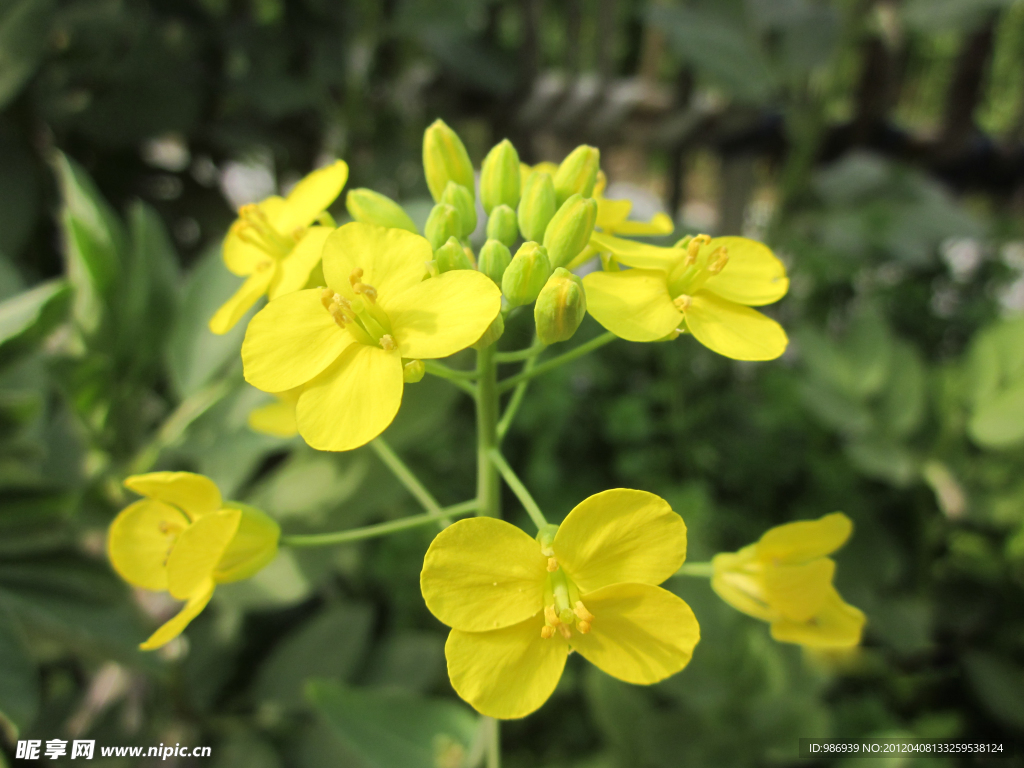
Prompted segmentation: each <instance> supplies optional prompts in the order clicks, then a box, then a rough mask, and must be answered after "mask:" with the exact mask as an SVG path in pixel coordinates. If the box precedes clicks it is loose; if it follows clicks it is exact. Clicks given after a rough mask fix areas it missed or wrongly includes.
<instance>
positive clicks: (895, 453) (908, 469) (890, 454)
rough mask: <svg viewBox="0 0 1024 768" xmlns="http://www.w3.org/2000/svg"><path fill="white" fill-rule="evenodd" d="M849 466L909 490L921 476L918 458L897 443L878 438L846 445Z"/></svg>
mask: <svg viewBox="0 0 1024 768" xmlns="http://www.w3.org/2000/svg"><path fill="white" fill-rule="evenodd" d="M846 455H847V456H848V457H849V459H850V462H851V463H852V464H853V465H854V466H855V467H857V469H859V470H860V471H861V472H863V473H864V474H865V475H867V476H868V477H874V478H877V479H879V480H885V481H886V482H889V483H891V484H893V485H895V486H896V487H897V488H906V487H907V486H909V485H910V484H911V483H913V482H914V481H916V480H917V479H918V477H920V475H921V465H920V462H919V461H918V459H917V457H915V456H914V454H912V453H911V452H910V451H908V450H907V449H906V448H904V447H903V446H902V445H900V444H898V443H892V442H888V441H886V440H884V439H879V438H876V437H865V438H860V439H855V440H851V441H850V442H849V443H847V445H846Z"/></svg>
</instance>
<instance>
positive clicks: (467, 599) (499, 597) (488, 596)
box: [420, 517, 547, 632]
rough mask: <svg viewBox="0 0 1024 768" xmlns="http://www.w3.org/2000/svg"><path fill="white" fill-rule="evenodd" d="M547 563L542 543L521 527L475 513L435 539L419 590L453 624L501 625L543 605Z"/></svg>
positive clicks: (469, 628) (472, 627)
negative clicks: (476, 515)
mask: <svg viewBox="0 0 1024 768" xmlns="http://www.w3.org/2000/svg"><path fill="white" fill-rule="evenodd" d="M546 566H547V558H546V557H544V555H542V554H541V551H540V544H538V543H537V541H536V540H535V539H532V538H530V537H529V536H528V535H526V534H525V533H523V531H522V530H521V529H519V528H517V527H516V526H514V525H511V524H510V523H506V522H505V521H503V520H498V519H496V518H493V517H473V518H469V519H466V520H459V521H458V522H457V523H452V524H451V525H449V526H448V527H447V528H445V529H444V530H443V531H441V532H440V533H439V534H437V536H436V537H435V538H434V541H433V542H431V544H430V548H429V549H428V550H427V554H426V557H424V558H423V571H422V572H421V573H420V591H421V592H422V593H423V599H424V601H425V602H426V604H427V608H429V609H430V612H431V613H432V614H434V616H436V617H437V618H438V619H439V620H440V621H443V622H444V623H445V624H447V625H448V626H449V627H454V628H455V629H461V630H463V631H466V632H482V631H485V630H490V629H499V628H502V627H508V626H511V625H512V624H518V623H519V622H521V621H524V620H525V619H528V618H529V617H531V616H535V615H537V614H538V613H540V612H541V611H542V610H543V607H544V586H545V584H546V583H547V570H546ZM537 631H538V632H539V631H540V630H539V628H538V630H537Z"/></svg>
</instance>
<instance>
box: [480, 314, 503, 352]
mask: <svg viewBox="0 0 1024 768" xmlns="http://www.w3.org/2000/svg"><path fill="white" fill-rule="evenodd" d="M504 332H505V321H504V320H503V319H502V317H501V312H499V313H498V314H497V315H496V316H495V318H494V320H492V321H491V324H490V325H489V326H487V330H486V331H484V335H483V336H481V337H480V338H479V340H477V342H476V344H474V345H473V349H484V348H485V347H489V346H491V344H493V343H494V342H496V341H497V340H498V339H500V338H501V334H503V333H504Z"/></svg>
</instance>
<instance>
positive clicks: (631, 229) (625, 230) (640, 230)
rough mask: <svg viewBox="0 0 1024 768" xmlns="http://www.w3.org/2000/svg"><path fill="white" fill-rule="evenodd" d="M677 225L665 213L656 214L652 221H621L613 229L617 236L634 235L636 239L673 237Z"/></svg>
mask: <svg viewBox="0 0 1024 768" xmlns="http://www.w3.org/2000/svg"><path fill="white" fill-rule="evenodd" d="M675 228H676V225H675V224H673V223H672V219H670V218H669V217H668V215H667V214H664V213H656V214H654V216H653V218H651V220H650V221H631V220H629V219H627V220H625V221H621V222H619V223H618V224H616V225H615V226H614V227H613V228H612V230H611V231H612V232H614V233H615V234H617V235H633V236H634V237H644V236H654V235H671V234H672V231H673V230H674V229H675Z"/></svg>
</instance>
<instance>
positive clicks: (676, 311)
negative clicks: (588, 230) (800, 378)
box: [583, 234, 789, 360]
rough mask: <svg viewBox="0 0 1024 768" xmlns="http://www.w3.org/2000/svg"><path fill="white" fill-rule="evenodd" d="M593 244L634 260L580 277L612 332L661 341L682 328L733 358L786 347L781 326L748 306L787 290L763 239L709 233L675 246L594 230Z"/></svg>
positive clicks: (771, 355) (591, 305)
mask: <svg viewBox="0 0 1024 768" xmlns="http://www.w3.org/2000/svg"><path fill="white" fill-rule="evenodd" d="M684 242H685V241H684ZM591 243H592V244H594V243H596V244H597V247H598V248H599V249H600V250H601V251H608V252H611V253H613V254H614V255H615V258H616V259H617V260H618V261H620V262H622V263H623V264H626V265H627V266H630V267H633V269H628V270H623V271H616V272H593V273H591V274H589V275H587V276H586V277H585V278H584V279H583V285H584V287H585V288H586V291H587V311H588V312H590V314H591V315H593V316H594V319H595V320H597V321H598V322H599V323H600V324H601V325H603V326H604V327H605V328H607V329H608V330H609V331H611V332H612V333H614V334H615V335H616V336H619V337H621V338H623V339H626V340H628V341H660V340H663V339H670V338H675V336H677V335H678V334H679V333H683V332H686V331H688V332H689V333H691V334H693V336H694V338H696V339H697V341H699V342H700V343H701V344H703V345H704V346H705V347H707V348H708V349H711V350H713V351H715V352H717V353H718V354H720V355H725V356H726V357H731V358H733V359H734V360H774V359H775V358H777V357H779V356H780V355H781V354H782V353H783V352H784V351H785V349H786V345H787V344H788V343H789V340H788V338H787V337H786V332H785V331H784V330H783V329H782V326H780V325H779V324H778V323H776V322H775V321H774V320H772V319H770V318H768V317H765V316H764V315H762V314H761V313H760V312H757V311H756V310H754V309H751V307H758V306H762V305H764V304H771V303H772V302H774V301H778V300H779V299H780V298H782V297H783V296H784V295H785V293H786V291H787V290H788V289H789V280H788V279H787V277H786V270H785V267H783V266H782V262H780V261H779V260H778V259H777V258H775V256H774V255H773V254H772V252H771V251H770V250H769V249H768V247H767V246H765V245H762V244H761V243H758V242H756V241H754V240H748V239H746V238H744V237H716V238H714V239H711V238H709V237H708V236H707V235H698V236H697V237H694V238H692V239H691V240H689V242H688V243H687V244H686V247H676V248H658V247H656V246H652V245H645V244H642V243H635V242H633V241H631V240H623V239H621V238H617V237H612V236H610V235H604V234H595V235H593V236H592V237H591ZM681 244H682V243H681Z"/></svg>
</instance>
